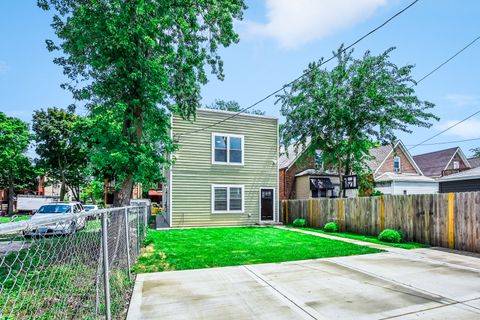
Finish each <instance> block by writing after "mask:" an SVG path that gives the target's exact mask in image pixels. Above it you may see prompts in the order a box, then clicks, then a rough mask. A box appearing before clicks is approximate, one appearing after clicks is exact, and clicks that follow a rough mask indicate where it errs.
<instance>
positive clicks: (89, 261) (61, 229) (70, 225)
mask: <svg viewBox="0 0 480 320" xmlns="http://www.w3.org/2000/svg"><path fill="white" fill-rule="evenodd" d="M37 216H40V218H37ZM146 228H147V209H146V207H123V208H112V209H104V210H96V211H90V212H85V213H80V214H75V215H74V214H48V215H45V217H42V215H41V214H37V215H36V216H35V217H34V218H32V219H30V220H26V221H21V222H13V223H6V224H0V319H1V320H3V319H32V318H35V319H96V318H107V319H109V318H125V315H126V311H127V308H128V303H129V300H130V296H131V291H132V289H133V284H134V279H133V277H132V275H131V273H130V269H131V266H132V265H133V263H134V262H135V261H136V259H137V257H138V255H139V253H140V247H141V243H142V241H143V239H144V237H145V233H146Z"/></svg>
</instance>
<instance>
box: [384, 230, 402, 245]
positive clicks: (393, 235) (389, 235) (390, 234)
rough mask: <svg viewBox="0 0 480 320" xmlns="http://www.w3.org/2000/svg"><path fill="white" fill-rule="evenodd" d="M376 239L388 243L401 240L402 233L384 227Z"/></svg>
mask: <svg viewBox="0 0 480 320" xmlns="http://www.w3.org/2000/svg"><path fill="white" fill-rule="evenodd" d="M378 240H380V241H384V242H390V243H400V242H402V240H403V239H402V234H401V233H400V232H399V231H397V230H392V229H385V230H383V231H382V232H381V233H380V234H379V235H378Z"/></svg>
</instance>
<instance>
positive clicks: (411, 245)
mask: <svg viewBox="0 0 480 320" xmlns="http://www.w3.org/2000/svg"><path fill="white" fill-rule="evenodd" d="M301 229H302V230H307V231H313V232H318V233H324V234H328V235H331V236H335V237H340V238H348V239H354V240H360V241H365V242H371V243H376V244H383V245H385V246H390V247H396V248H402V249H417V248H428V247H430V246H428V245H426V244H421V243H417V242H403V243H389V242H383V241H380V240H378V239H377V237H375V236H364V235H361V234H356V233H350V232H336V233H331V232H325V231H323V230H320V229H315V228H301Z"/></svg>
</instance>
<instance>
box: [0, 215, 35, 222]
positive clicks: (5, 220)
mask: <svg viewBox="0 0 480 320" xmlns="http://www.w3.org/2000/svg"><path fill="white" fill-rule="evenodd" d="M30 218H31V216H16V217H15V219H13V221H12V217H0V223H9V222H17V221H23V220H28V219H30Z"/></svg>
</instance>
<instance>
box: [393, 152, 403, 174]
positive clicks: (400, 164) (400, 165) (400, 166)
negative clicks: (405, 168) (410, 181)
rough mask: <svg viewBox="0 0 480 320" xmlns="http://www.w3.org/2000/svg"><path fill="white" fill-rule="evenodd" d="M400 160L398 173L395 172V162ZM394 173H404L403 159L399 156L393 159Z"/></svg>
mask: <svg viewBox="0 0 480 320" xmlns="http://www.w3.org/2000/svg"><path fill="white" fill-rule="evenodd" d="M396 159H398V171H395V160H396ZM393 172H395V173H402V158H400V157H399V156H395V157H393Z"/></svg>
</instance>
